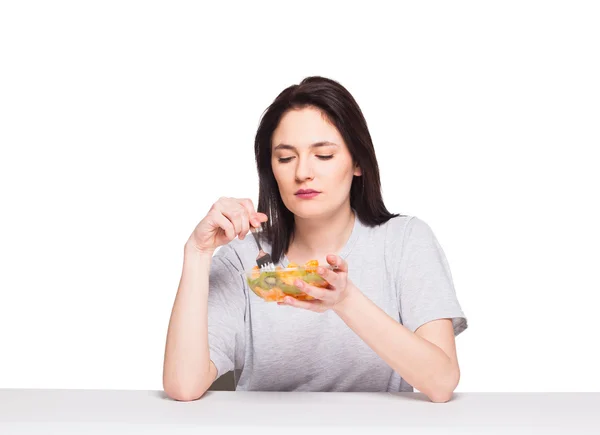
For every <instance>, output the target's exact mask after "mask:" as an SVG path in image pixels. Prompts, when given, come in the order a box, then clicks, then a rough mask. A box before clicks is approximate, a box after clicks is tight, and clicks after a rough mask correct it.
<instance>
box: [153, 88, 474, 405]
mask: <svg viewBox="0 0 600 435" xmlns="http://www.w3.org/2000/svg"><path fill="white" fill-rule="evenodd" d="M255 154H256V162H257V167H258V174H259V180H260V187H259V199H258V210H259V211H258V212H257V211H256V210H255V208H254V205H253V203H252V201H250V200H249V199H236V198H221V199H219V200H218V201H217V202H216V203H215V204H214V205H213V206H212V208H211V209H210V211H209V212H208V214H207V215H206V217H205V218H204V219H202V221H201V222H200V223H199V224H198V225H197V227H196V228H195V230H194V231H193V233H192V235H191V236H190V238H189V240H188V241H187V243H186V244H185V249H184V265H183V272H182V277H181V281H180V284H179V289H178V292H177V296H176V299H175V303H174V307H173V311H172V315H171V320H170V324H169V330H168V336H167V343H166V352H165V364H164V373H163V384H164V389H165V392H166V393H167V394H168V395H169V396H170V397H172V398H174V399H176V400H194V399H197V398H199V397H201V396H202V395H203V394H204V392H205V391H206V390H207V389H208V388H209V387H210V385H211V384H212V383H213V382H214V381H215V379H217V378H218V377H219V376H221V375H223V374H224V373H227V372H228V371H231V370H233V371H234V375H235V382H236V389H237V390H260V391H390V392H397V391H413V387H414V388H417V389H418V390H419V391H421V392H423V393H424V394H426V395H427V396H428V397H429V398H430V400H431V401H434V402H445V401H448V400H449V399H450V398H451V396H452V393H453V391H454V389H455V387H456V386H457V384H458V381H459V377H460V374H459V373H460V372H459V365H458V361H457V355H456V348H455V336H456V335H458V334H459V333H461V332H462V331H464V330H465V329H466V328H467V320H466V318H465V316H464V314H463V312H462V310H461V307H460V304H459V302H458V300H457V298H456V295H455V291H454V287H453V283H452V277H451V274H450V270H449V268H448V264H447V262H446V258H445V256H444V253H443V251H442V249H441V247H440V245H439V244H438V241H437V239H436V238H435V236H434V234H433V233H432V231H431V229H430V228H429V226H428V225H427V224H426V223H425V222H423V221H422V220H420V219H419V218H417V217H414V216H412V217H409V216H402V215H395V214H392V213H390V212H388V210H387V209H386V207H385V205H384V203H383V200H382V196H381V188H380V180H379V169H378V165H377V161H376V158H375V152H374V149H373V144H372V141H371V137H370V134H369V131H368V128H367V124H366V122H365V119H364V118H363V115H362V113H361V110H360V108H359V107H358V105H357V103H356V102H355V100H354V99H353V97H352V96H351V95H350V94H349V93H348V91H347V90H346V89H345V88H344V87H342V86H341V85H340V84H339V83H337V82H335V81H333V80H329V79H325V78H322V77H309V78H306V79H305V80H303V81H302V82H301V83H300V84H299V85H294V86H291V87H289V88H287V89H285V90H284V91H283V92H282V93H281V94H280V95H279V96H278V97H277V98H276V99H275V101H274V102H273V103H272V104H271V106H270V107H269V108H268V110H267V111H266V112H265V114H264V115H263V118H262V120H261V123H260V126H259V128H258V132H257V135H256V141H255ZM307 191H308V192H312V193H311V194H307V193H306V192H307ZM261 225H262V226H263V227H264V230H265V231H264V234H266V237H265V240H264V243H263V249H264V250H265V251H267V252H270V253H271V255H272V258H273V261H274V262H276V263H277V264H279V265H281V266H283V267H285V266H287V265H288V264H289V263H290V262H294V263H296V264H304V263H306V262H307V261H309V260H313V259H317V260H318V261H319V264H320V265H327V264H329V265H331V266H336V267H337V268H336V269H330V268H325V269H324V268H322V267H321V268H319V271H318V273H320V274H321V275H322V276H323V277H324V278H325V279H326V280H327V281H328V282H329V283H330V284H331V286H330V288H327V289H319V288H315V287H311V286H309V285H305V286H303V290H304V291H305V292H306V293H308V294H309V295H311V296H313V297H314V298H315V300H313V301H297V300H295V299H292V298H289V300H286V301H285V302H282V303H278V304H274V303H267V302H265V301H263V300H262V299H260V298H258V297H257V296H256V295H255V294H254V293H253V292H252V291H250V289H249V288H248V285H247V284H246V282H245V279H244V277H243V276H242V273H243V272H244V271H246V270H250V269H251V268H252V267H253V266H255V265H256V259H257V253H258V248H257V246H256V244H255V241H254V240H253V238H252V236H250V237H246V236H247V235H248V231H249V230H250V228H251V227H259V226H261ZM220 246H222V248H221V249H219V250H218V251H217V252H215V250H216V249H217V248H218V247H220Z"/></svg>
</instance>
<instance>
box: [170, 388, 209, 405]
mask: <svg viewBox="0 0 600 435" xmlns="http://www.w3.org/2000/svg"><path fill="white" fill-rule="evenodd" d="M163 389H164V391H165V394H166V395H167V396H169V397H170V398H171V399H173V400H176V401H178V402H191V401H194V400H198V399H200V398H201V397H202V396H203V395H204V393H206V391H207V390H208V388H204V387H201V388H181V387H174V386H170V385H164V386H163Z"/></svg>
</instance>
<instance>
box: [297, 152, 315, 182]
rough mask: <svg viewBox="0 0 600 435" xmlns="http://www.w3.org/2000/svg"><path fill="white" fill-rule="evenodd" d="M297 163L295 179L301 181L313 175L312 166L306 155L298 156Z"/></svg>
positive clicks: (310, 178) (311, 177)
mask: <svg viewBox="0 0 600 435" xmlns="http://www.w3.org/2000/svg"><path fill="white" fill-rule="evenodd" d="M297 160H298V165H297V166H296V180H297V181H298V182H302V181H304V180H307V179H308V180H312V179H313V178H314V177H315V175H314V172H313V167H312V164H311V162H310V158H308V157H304V158H303V157H298V159H297Z"/></svg>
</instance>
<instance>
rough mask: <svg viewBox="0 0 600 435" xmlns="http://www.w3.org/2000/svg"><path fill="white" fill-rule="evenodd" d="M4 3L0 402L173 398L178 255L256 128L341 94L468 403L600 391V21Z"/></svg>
mask: <svg viewBox="0 0 600 435" xmlns="http://www.w3.org/2000/svg"><path fill="white" fill-rule="evenodd" d="M216 3H218V2H206V4H204V3H202V2H172V1H163V2H149V1H143V2H141V1H140V2H132V1H112V2H109V1H103V2H90V1H88V2H77V1H73V2H64V1H61V2H59V1H55V2H37V3H32V2H27V1H13V2H2V4H1V5H0V62H1V68H0V144H1V147H2V148H1V154H0V186H1V187H0V189H1V198H2V202H1V204H2V212H1V214H0V222H1V225H0V388H100V389H105V388H106V389H156V390H159V389H161V388H162V379H161V377H162V363H163V352H164V344H165V338H166V331H167V324H168V320H169V316H170V312H171V308H172V303H173V301H174V297H175V293H176V290H177V286H178V283H179V278H180V273H181V267H182V259H183V245H184V243H185V241H186V240H187V238H188V236H189V235H190V233H191V231H192V230H193V228H194V226H195V225H196V223H197V222H198V221H199V220H200V219H201V218H202V217H203V216H204V215H205V214H206V212H207V211H208V209H209V207H210V206H211V204H212V203H213V202H214V201H215V200H216V199H217V198H218V197H220V196H237V197H250V198H252V199H253V200H254V201H255V203H256V200H257V192H258V180H257V176H256V169H255V166H254V153H253V141H254V134H255V133H256V128H257V126H258V122H259V120H260V116H261V114H262V112H263V111H264V110H265V109H266V107H267V106H268V105H269V104H270V102H271V101H272V100H273V99H274V98H275V97H276V95H277V94H278V93H279V92H280V91H281V90H283V89H284V88H285V87H287V86H289V85H292V84H295V83H298V82H300V81H301V80H302V78H304V77H305V76H307V75H313V74H314V75H323V76H326V77H330V78H333V79H336V80H338V81H340V82H341V83H342V84H343V85H344V86H346V87H347V88H348V90H349V91H350V92H351V93H352V94H353V95H354V96H355V98H356V99H357V101H358V103H359V105H360V106H361V108H362V110H363V112H364V114H365V117H366V118H367V122H368V125H369V128H370V132H371V135H372V137H373V140H374V143H375V149H376V152H377V157H378V160H379V164H380V168H381V176H382V185H383V194H384V199H385V202H386V205H387V207H388V209H390V210H391V211H393V212H396V213H403V214H410V215H416V216H419V217H420V218H421V219H423V220H425V221H426V222H427V223H428V224H429V225H431V227H432V229H433V230H434V232H435V234H436V235H437V237H438V239H439V241H440V243H441V244H442V247H443V248H444V250H445V252H446V255H447V257H448V260H449V263H450V267H451V269H452V273H453V277H454V281H455V286H456V290H457V295H458V298H459V301H460V302H461V305H462V307H463V309H464V311H465V313H466V315H467V317H468V320H469V329H468V330H467V331H465V332H464V333H463V334H461V335H460V336H459V337H458V338H457V346H458V352H459V362H460V365H461V370H462V378H461V382H460V385H459V387H458V388H457V391H598V390H600V374H599V373H598V368H599V367H600V356H599V354H598V350H597V347H598V342H599V339H598V333H599V332H600V331H599V329H600V328H599V327H598V320H597V319H596V317H595V316H596V314H597V313H598V304H599V303H600V296H599V294H600V279H599V276H598V269H599V260H600V255H599V254H598V252H599V251H598V246H600V231H599V229H598V228H599V225H598V224H599V220H600V210H599V206H598V203H599V201H598V190H597V186H598V185H600V180H599V175H598V163H599V159H598V157H597V150H598V147H599V145H600V129H599V127H600V125H599V121H600V104H599V102H600V85H599V83H600V80H599V79H598V78H599V77H600V60H599V58H600V56H599V53H600V43H599V41H600V27H599V26H598V22H600V13H599V7H598V4H597V3H596V2H576V1H563V2H557V1H543V2H542V1H540V2H531V1H514V2H508V1H504V2H480V1H471V2H462V1H461V2H458V1H455V2H437V3H432V2H405V3H399V4H398V3H395V2H390V3H389V4H390V5H393V7H392V6H390V5H388V3H386V2H375V1H368V2H364V1H363V2H356V3H349V2H346V1H344V2H321V1H319V2H307V1H302V2H293V3H292V2H269V3H267V2H257V1H256V0H253V1H252V2H245V3H242V2H240V4H234V3H231V2H228V3H225V2H223V3H219V5H216Z"/></svg>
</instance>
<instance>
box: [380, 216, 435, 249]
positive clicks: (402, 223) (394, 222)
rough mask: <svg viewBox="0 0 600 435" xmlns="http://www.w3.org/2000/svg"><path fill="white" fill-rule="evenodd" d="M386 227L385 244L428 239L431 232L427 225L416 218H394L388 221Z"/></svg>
mask: <svg viewBox="0 0 600 435" xmlns="http://www.w3.org/2000/svg"><path fill="white" fill-rule="evenodd" d="M384 225H385V226H386V242H388V243H392V244H397V243H401V244H402V243H404V242H406V241H407V240H408V239H410V240H415V239H421V238H429V237H430V236H431V235H432V234H433V231H432V229H431V227H430V226H429V224H428V223H427V222H426V221H424V220H423V219H421V218H419V217H418V216H410V215H408V216H407V215H403V216H396V217H393V218H392V219H390V220H388V221H387V222H386V223H385V224H384Z"/></svg>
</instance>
